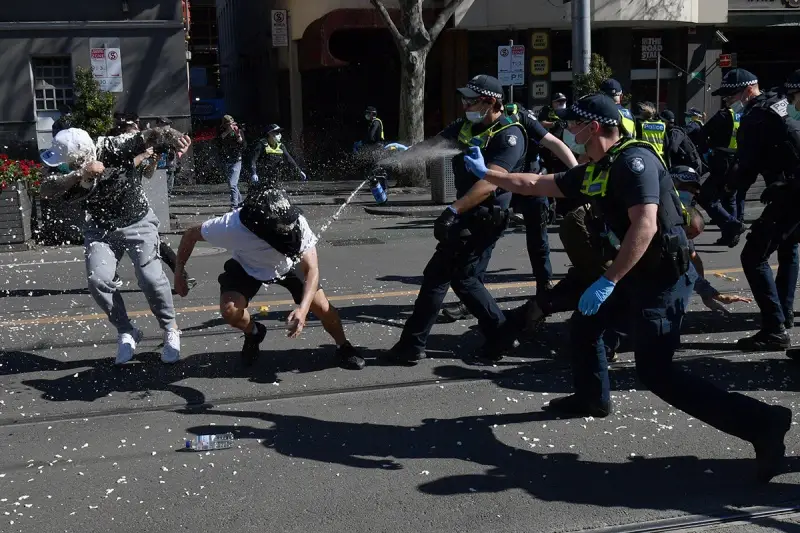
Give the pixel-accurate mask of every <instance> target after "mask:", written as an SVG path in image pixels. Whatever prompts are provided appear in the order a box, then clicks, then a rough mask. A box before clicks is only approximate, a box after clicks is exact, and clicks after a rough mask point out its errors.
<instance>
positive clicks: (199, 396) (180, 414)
mask: <svg viewBox="0 0 800 533" xmlns="http://www.w3.org/2000/svg"><path fill="white" fill-rule="evenodd" d="M320 203H322V202H320ZM335 209H336V206H335V205H309V206H307V207H306V212H307V214H308V216H309V218H310V219H311V220H312V221H313V222H314V225H316V226H317V227H319V226H322V225H323V223H324V221H325V220H326V219H327V218H328V217H330V216H331V215H332V214H333V212H334V211H335ZM431 224H432V219H430V218H422V219H413V218H393V217H375V216H370V215H366V214H365V213H364V212H363V210H362V209H361V207H360V206H358V205H356V206H353V207H351V208H348V209H347V210H345V211H344V213H343V214H342V216H341V218H340V219H339V220H338V221H337V222H335V223H334V224H333V225H332V226H331V228H330V229H329V231H328V232H326V233H325V239H326V240H325V242H324V243H323V244H322V245H321V246H320V257H321V262H322V276H323V284H324V287H325V290H326V292H327V293H328V294H329V296H330V297H331V299H332V300H333V301H334V303H335V305H336V306H337V307H339V308H340V310H341V313H342V316H343V318H344V320H345V329H346V332H347V334H348V336H349V337H350V339H351V340H352V341H353V343H354V344H356V345H358V346H360V347H362V348H363V350H364V354H365V357H366V358H367V361H368V366H367V368H365V369H364V370H362V371H347V370H343V369H340V368H338V367H337V366H336V365H335V361H334V358H333V352H334V347H333V346H332V343H331V342H330V340H329V339H328V338H327V336H326V334H325V332H324V331H323V330H322V328H321V327H320V326H319V324H318V323H317V322H316V321H312V322H311V323H310V324H309V326H308V327H307V329H306V330H305V332H304V334H303V336H302V338H301V339H298V340H290V339H287V338H286V337H285V330H284V325H283V321H284V320H285V317H286V314H287V312H288V311H289V310H290V309H291V308H290V306H289V301H288V300H289V297H288V294H286V293H285V292H282V290H281V289H280V287H271V288H269V289H268V290H264V291H263V292H262V294H261V295H260V296H259V297H258V298H257V300H258V301H257V302H256V303H255V304H254V306H253V308H254V309H258V310H259V311H260V315H261V317H262V318H261V319H262V320H263V321H264V322H265V324H267V326H268V327H269V328H270V332H269V334H268V337H267V341H266V342H265V343H264V344H263V345H262V348H263V350H264V354H263V355H262V357H261V359H260V360H259V362H258V363H257V364H256V365H255V367H253V368H250V369H246V368H243V367H241V366H240V364H239V361H238V351H239V349H240V347H241V341H242V340H241V335H239V334H237V333H236V332H233V331H232V330H230V329H228V328H227V327H226V326H224V325H223V324H222V323H221V322H220V320H219V319H218V316H217V314H216V306H217V296H218V287H217V284H216V277H217V275H218V273H219V272H220V271H221V266H222V264H223V262H224V261H225V259H226V258H227V255H226V254H225V252H224V251H222V250H218V249H214V248H210V247H207V246H201V247H199V248H198V249H197V251H196V254H195V257H193V258H192V261H191V262H190V265H189V268H190V272H191V274H192V275H193V276H195V277H196V278H197V279H198V281H199V282H200V283H199V285H198V286H197V287H196V288H195V289H194V290H193V291H192V292H191V294H190V295H189V297H188V298H183V299H182V298H178V297H176V306H177V307H178V308H179V313H180V314H179V321H180V325H181V327H182V329H183V331H184V335H183V359H184V360H183V361H182V362H181V363H180V364H179V365H176V366H172V367H165V366H163V365H162V364H161V363H160V362H159V361H158V350H159V348H158V346H159V344H160V342H161V335H160V331H159V330H158V328H157V326H156V324H155V320H154V319H153V318H152V317H151V316H149V311H148V310H147V306H146V303H145V301H144V299H143V297H142V295H141V293H140V292H139V291H138V288H137V287H136V284H135V281H134V277H133V273H132V270H131V268H130V263H129V262H128V261H127V260H123V266H122V268H121V274H122V277H123V278H124V279H125V280H126V281H127V284H126V285H125V287H124V288H123V290H124V291H125V294H124V296H125V300H126V303H127V305H128V309H129V310H130V311H131V313H132V315H134V316H135V317H136V322H137V325H138V326H139V327H141V328H143V329H144V331H145V333H146V339H145V341H144V342H143V343H142V344H141V348H140V350H139V354H138V355H137V362H135V363H132V364H130V365H128V366H126V367H124V368H114V367H113V366H112V365H111V364H110V362H111V358H113V355H114V352H115V348H116V342H115V341H116V339H115V335H114V333H113V332H112V331H111V330H110V328H109V327H108V325H107V324H106V322H105V320H104V319H103V317H101V316H99V315H98V309H97V308H96V307H95V305H94V303H93V301H92V300H91V297H90V296H89V295H88V293H87V290H86V282H85V279H84V276H85V272H84V267H83V261H82V257H83V256H82V250H81V249H80V248H75V247H72V248H62V249H48V250H42V251H34V252H18V253H14V254H4V255H1V256H0V273H2V276H0V283H2V284H3V286H0V290H3V291H5V293H4V296H5V297H3V298H0V322H2V325H3V334H2V337H1V340H0V342H1V343H2V349H3V352H2V353H0V450H2V453H1V454H0V513H1V514H0V531H2V532H12V531H21V532H26V533H28V532H37V533H38V532H42V533H44V532H57V531H69V532H72V531H76V532H77V531H80V532H108V531H115V532H120V533H124V532H128V531H130V532H142V531H146V532H149V531H154V532H155V531H157V532H163V531H182V530H189V529H192V530H195V531H198V530H199V531H215V530H222V529H224V530H228V531H270V532H272V531H276V532H277V531H281V532H282V531H287V532H289V531H292V532H294V531H297V532H301V531H302V532H309V531H318V532H329V531H330V532H334V531H336V532H338V531H359V532H360V531H381V532H383V531H393V532H394V531H397V532H406V531H407V532H422V531H424V532H449V531H497V532H523V531H536V532H545V533H549V532H561V531H578V530H594V529H599V530H604V531H621V530H622V529H620V528H619V527H618V526H626V527H627V528H628V529H625V530H627V531H637V530H644V529H643V527H645V526H643V525H642V524H646V527H648V528H650V529H648V530H650V531H655V530H659V528H660V530H664V528H665V527H670V528H672V529H681V528H682V529H683V530H699V529H700V528H701V527H708V526H709V524H707V523H703V524H702V526H701V524H700V523H698V520H700V519H708V518H709V517H719V516H722V517H728V518H735V517H739V518H740V519H742V520H744V521H743V522H740V523H726V524H724V525H722V526H718V527H719V528H720V529H719V530H720V531H730V532H731V533H733V532H736V533H739V532H745V531H747V532H750V531H754V532H755V531H758V532H761V531H768V530H778V531H797V530H798V525H797V522H796V518H794V517H793V515H791V514H785V513H784V514H777V513H778V511H780V510H784V511H785V510H787V509H791V508H792V507H793V506H796V505H798V504H799V503H800V489H798V482H799V481H800V476H798V474H795V473H790V474H785V475H783V476H780V477H779V478H776V479H775V480H774V481H773V483H772V484H770V485H766V486H759V485H756V484H754V483H753V482H752V480H751V479H752V474H753V462H752V450H751V448H750V446H749V445H747V444H746V443H743V442H741V441H738V440H737V439H735V438H732V437H728V436H726V435H723V434H721V433H719V432H717V431H715V430H713V429H711V428H708V427H706V426H705V425H703V424H701V423H699V422H698V421H697V420H694V419H691V418H690V417H688V416H687V415H685V414H683V413H681V412H678V411H675V410H674V409H672V408H671V407H669V406H667V405H665V404H664V403H663V402H661V401H660V400H658V399H657V398H655V397H654V396H653V395H651V394H650V393H649V392H647V391H644V390H640V387H641V385H639V384H638V382H637V381H636V378H635V373H634V371H633V368H632V365H631V364H630V357H631V354H622V359H623V362H622V363H620V364H617V365H615V366H614V369H613V372H612V379H613V384H614V389H615V391H614V393H613V394H614V399H615V402H616V407H617V413H616V414H615V415H614V416H611V417H609V418H606V419H603V420H595V419H578V420H552V419H550V418H549V416H548V415H547V414H545V413H544V412H543V411H542V410H541V407H542V405H544V404H545V403H546V402H547V401H549V400H550V399H551V398H553V397H556V396H558V395H561V394H565V393H568V392H569V390H570V384H571V380H570V376H569V373H568V372H566V371H565V370H566V358H567V357H568V351H567V341H566V328H565V325H564V319H565V318H566V317H565V316H558V317H554V318H553V319H552V320H551V321H550V322H549V323H548V326H547V328H546V330H545V331H544V332H543V333H542V335H541V337H540V338H539V339H538V340H537V341H535V342H532V343H526V344H524V345H523V346H522V347H521V348H520V349H519V351H518V352H517V353H516V354H515V357H512V358H508V359H506V360H503V361H502V362H501V363H499V364H497V365H495V366H493V367H474V366H470V365H468V364H465V363H464V362H463V361H462V358H463V357H464V356H465V355H468V354H469V353H470V352H471V351H472V350H473V349H475V348H476V347H477V346H478V345H479V342H480V336H479V334H478V333H477V332H476V331H475V330H474V326H475V322H474V321H464V322H460V323H457V324H447V325H444V324H443V325H437V326H436V328H435V330H434V334H433V335H432V336H431V340H430V345H429V355H430V356H431V357H430V358H429V360H426V361H424V362H422V363H421V364H419V365H417V366H415V367H411V368H409V367H395V366H386V365H385V364H382V363H381V362H380V361H378V360H376V357H377V356H378V355H379V353H380V351H382V350H384V349H387V348H389V347H390V346H391V345H392V344H393V342H394V341H395V340H396V339H397V337H398V335H399V333H400V327H401V326H402V322H403V320H404V318H405V317H406V316H408V313H409V312H410V310H411V306H412V305H413V301H414V297H415V293H416V290H417V288H418V285H419V283H420V279H421V272H422V270H423V268H424V266H425V263H426V261H427V260H428V258H429V257H430V254H431V251H432V248H433V244H434V241H433V238H432V235H431ZM552 237H553V240H552V241H551V243H552V246H553V249H554V253H553V256H552V259H553V266H554V269H555V272H556V273H557V274H563V273H564V272H565V271H566V265H567V259H566V256H565V255H564V253H563V251H562V250H561V245H560V244H559V243H558V240H557V237H556V236H555V235H553V236H552ZM717 237H718V234H717V233H715V232H714V231H709V232H708V233H707V234H705V235H703V236H702V237H701V238H700V240H699V243H700V245H699V250H700V252H701V253H703V254H704V257H705V261H706V267H707V268H708V269H710V270H712V271H713V272H715V273H716V274H718V275H719V276H725V277H718V275H714V274H711V275H710V279H711V280H712V282H713V283H714V284H715V285H716V286H717V287H718V288H719V289H720V290H723V291H726V292H740V293H742V294H746V292H747V285H746V283H745V281H744V278H743V275H742V274H741V271H740V266H739V261H738V251H737V250H733V251H731V250H728V249H727V248H726V249H722V248H718V247H714V246H711V245H710V244H709V243H711V242H713V241H714V240H716V238H717ZM170 240H171V242H172V243H173V244H175V245H177V236H170ZM490 271H491V272H490V275H489V276H488V282H490V283H491V284H492V285H491V288H492V292H493V293H494V294H495V296H496V297H497V298H498V299H499V300H500V301H501V305H502V306H504V307H511V306H515V305H518V304H520V303H521V302H522V301H524V297H525V295H527V294H530V293H532V292H533V291H534V290H535V288H534V284H533V283H532V279H531V276H530V266H529V264H528V263H527V255H526V253H525V248H524V234H522V233H514V232H512V233H510V234H509V235H507V236H506V237H505V238H504V239H502V240H501V242H500V244H499V245H498V247H497V249H496V251H495V254H494V258H493V260H492V263H491V266H490ZM449 298H452V295H450V297H449ZM267 307H268V309H267ZM690 310H691V313H690V316H689V318H688V319H687V323H686V328H685V336H684V344H683V350H682V351H681V353H679V354H678V356H679V357H680V358H681V361H680V363H678V364H681V365H684V366H685V367H686V368H688V369H689V370H691V371H692V372H697V373H698V374H702V375H705V376H708V377H710V378H712V379H714V380H715V381H716V382H718V383H719V384H720V385H721V386H724V387H728V388H730V389H732V390H739V391H743V392H745V393H747V394H752V395H754V396H756V397H759V398H763V399H765V400H767V401H769V402H773V403H781V404H783V405H787V406H790V407H793V406H795V404H796V403H797V398H798V396H797V391H798V390H800V366H798V365H795V364H792V363H791V362H790V361H789V360H787V359H786V358H785V357H784V356H783V354H780V353H769V354H740V353H737V352H735V351H734V349H733V346H732V343H733V342H734V341H735V340H736V339H737V338H739V337H741V336H743V335H744V334H745V333H746V332H749V331H752V330H754V329H755V328H756V327H757V313H756V309H755V307H754V305H746V304H738V305H736V306H733V307H732V309H731V310H732V311H733V313H732V314H731V315H729V316H720V315H715V314H713V313H711V312H709V311H707V310H705V308H704V307H703V305H702V303H701V302H699V301H693V302H692V305H691V307H690ZM796 340H797V339H796ZM225 431H232V432H234V433H235V435H236V437H237V444H236V447H235V448H234V449H230V450H224V451H218V452H211V453H187V452H182V451H180V450H181V447H182V445H183V441H184V439H186V438H192V437H193V436H195V435H198V434H206V433H220V432H225ZM799 444H800V439H799V438H798V432H797V431H792V432H791V433H790V436H789V441H788V448H789V453H791V454H794V453H797V451H798V448H799V446H798V445H799ZM797 463H798V462H797V461H793V463H792V464H793V466H795V467H798V466H800V465H798V464H797ZM742 513H743V514H742ZM748 513H749V514H748ZM757 513H761V514H760V515H758V516H760V517H761V518H760V519H759V520H756V519H755V518H753V517H754V516H756V515H757ZM636 524H639V525H636ZM715 527H717V526H715Z"/></svg>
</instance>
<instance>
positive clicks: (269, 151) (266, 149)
mask: <svg viewBox="0 0 800 533" xmlns="http://www.w3.org/2000/svg"><path fill="white" fill-rule="evenodd" d="M264 153H267V154H270V155H283V146H281V143H278V145H277V146H276V147H275V148H273V147H272V146H270V145H269V143H267V144H266V146H264Z"/></svg>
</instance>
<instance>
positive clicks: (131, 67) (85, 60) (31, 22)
mask: <svg viewBox="0 0 800 533" xmlns="http://www.w3.org/2000/svg"><path fill="white" fill-rule="evenodd" d="M66 4H67V3H66V2H63V1H62V2H59V1H40V2H28V3H27V4H23V3H15V4H13V5H9V6H4V8H3V10H2V18H4V19H8V18H13V19H15V21H16V22H14V23H3V22H0V72H3V76H0V138H2V139H3V141H4V142H6V143H12V144H13V145H24V146H27V147H28V148H29V149H31V150H33V149H35V148H36V145H37V142H36V120H37V113H36V110H35V106H34V84H33V81H34V80H33V72H32V67H31V61H32V59H33V58H47V57H53V56H56V57H66V58H69V59H70V63H71V69H72V71H73V72H74V69H75V68H76V67H85V68H90V66H91V60H90V52H89V40H90V39H92V38H108V37H113V38H118V39H119V40H120V54H121V59H122V83H123V91H122V92H119V93H114V94H115V96H116V102H117V105H116V108H117V110H119V111H126V112H136V113H138V114H139V115H140V116H142V117H143V118H150V117H158V116H169V117H171V118H172V119H173V120H175V122H176V127H179V128H185V129H186V130H188V129H189V127H190V124H189V96H188V78H187V67H186V43H185V34H184V30H183V25H182V22H181V2H180V0H169V1H161V2H158V1H155V0H151V1H146V0H130V1H129V2H128V5H129V12H128V13H127V15H128V16H130V18H131V20H120V17H121V16H122V15H124V13H122V11H121V7H120V6H121V2H116V1H112V0H95V1H89V2H83V3H81V4H80V6H79V7H76V6H75V5H74V4H72V3H70V6H71V7H70V9H68V10H66V9H62V7H61V6H62V5H66ZM112 4H113V7H114V9H111V5H112ZM34 7H36V9H34ZM137 10H138V11H137ZM100 16H105V17H107V19H108V20H106V21H102V20H98V17H100ZM56 17H62V19H58V18H56ZM43 21H47V22H43ZM80 21H84V22H80ZM86 21H91V22H86ZM19 24H22V25H23V27H24V29H22V28H20V26H19Z"/></svg>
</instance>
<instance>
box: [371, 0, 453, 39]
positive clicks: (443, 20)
mask: <svg viewBox="0 0 800 533" xmlns="http://www.w3.org/2000/svg"><path fill="white" fill-rule="evenodd" d="M466 1H467V0H450V3H449V4H447V7H445V8H444V9H443V10H442V11H441V12H440V13H439V16H438V17H436V22H435V23H434V24H433V26H431V29H430V30H429V31H428V34H429V35H430V37H431V39H430V43H431V44H430V46H433V43H435V42H436V39H438V38H439V34H440V33H442V30H443V29H444V27H445V25H447V21H448V20H450V17H452V16H453V15H454V14H455V12H456V10H457V9H458V8H459V7H461V5H462V4H463V3H464V2H466ZM373 3H374V2H373Z"/></svg>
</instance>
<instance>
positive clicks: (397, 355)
mask: <svg viewBox="0 0 800 533" xmlns="http://www.w3.org/2000/svg"><path fill="white" fill-rule="evenodd" d="M426 357H427V354H426V353H425V350H423V349H422V348H413V347H410V346H407V345H405V344H403V343H402V342H398V343H397V344H395V345H394V346H392V347H391V349H390V350H389V351H387V352H386V353H385V354H384V356H383V359H384V360H386V361H390V362H393V363H403V364H408V365H415V364H417V363H418V362H419V361H422V360H423V359H425V358H426Z"/></svg>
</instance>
